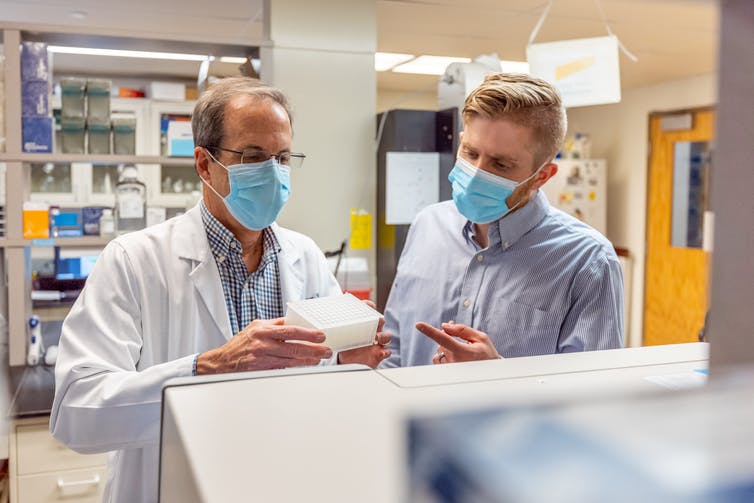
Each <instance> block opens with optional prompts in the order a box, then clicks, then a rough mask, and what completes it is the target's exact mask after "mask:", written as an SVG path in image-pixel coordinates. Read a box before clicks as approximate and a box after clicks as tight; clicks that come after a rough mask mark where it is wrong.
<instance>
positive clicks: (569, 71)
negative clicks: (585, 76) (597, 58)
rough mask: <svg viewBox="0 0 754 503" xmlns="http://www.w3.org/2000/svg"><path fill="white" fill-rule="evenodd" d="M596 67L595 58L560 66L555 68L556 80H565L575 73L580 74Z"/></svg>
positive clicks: (590, 57) (578, 60) (591, 57)
mask: <svg viewBox="0 0 754 503" xmlns="http://www.w3.org/2000/svg"><path fill="white" fill-rule="evenodd" d="M592 65H594V56H589V57H587V58H581V59H577V60H576V61H571V62H570V63H566V64H564V65H558V66H556V67H555V80H563V79H564V78H566V77H570V76H571V75H573V74H574V73H578V72H580V71H582V70H585V69H587V68H589V67H590V66H592Z"/></svg>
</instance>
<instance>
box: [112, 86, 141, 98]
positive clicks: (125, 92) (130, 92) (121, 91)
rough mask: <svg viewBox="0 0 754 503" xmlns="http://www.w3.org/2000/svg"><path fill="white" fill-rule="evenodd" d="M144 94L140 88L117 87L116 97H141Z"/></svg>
mask: <svg viewBox="0 0 754 503" xmlns="http://www.w3.org/2000/svg"><path fill="white" fill-rule="evenodd" d="M144 96H146V95H145V94H144V91H142V90H140V89H132V88H130V87H119V88H118V97H119V98H143V97H144Z"/></svg>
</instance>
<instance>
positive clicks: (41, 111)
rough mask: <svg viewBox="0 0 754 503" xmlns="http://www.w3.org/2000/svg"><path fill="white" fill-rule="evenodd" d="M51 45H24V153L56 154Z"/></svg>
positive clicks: (22, 122)
mask: <svg viewBox="0 0 754 503" xmlns="http://www.w3.org/2000/svg"><path fill="white" fill-rule="evenodd" d="M52 126H53V122H52V117H51V115H50V65H49V60H48V57H47V44H44V43H42V42H23V43H22V44H21V135H22V138H23V150H24V152H52V131H53V127H52Z"/></svg>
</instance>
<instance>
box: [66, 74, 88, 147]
mask: <svg viewBox="0 0 754 503" xmlns="http://www.w3.org/2000/svg"><path fill="white" fill-rule="evenodd" d="M60 94H61V97H60V98H61V109H60V150H61V151H62V152H63V153H65V154H83V153H84V150H85V143H86V142H85V136H84V131H85V129H86V80H85V79H79V78H75V77H69V78H64V79H62V80H61V81H60Z"/></svg>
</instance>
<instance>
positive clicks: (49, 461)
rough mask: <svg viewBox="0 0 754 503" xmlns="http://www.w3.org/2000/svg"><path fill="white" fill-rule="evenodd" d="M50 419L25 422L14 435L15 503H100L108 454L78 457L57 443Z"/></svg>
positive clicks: (17, 423) (12, 491)
mask: <svg viewBox="0 0 754 503" xmlns="http://www.w3.org/2000/svg"><path fill="white" fill-rule="evenodd" d="M48 423H49V418H48V417H40V418H33V419H21V420H17V421H15V422H14V423H13V425H12V427H11V432H10V452H9V454H10V498H11V499H10V501H11V503H47V502H54V501H61V502H66V503H90V502H92V503H94V502H97V503H99V502H100V501H102V492H103V490H104V487H105V483H106V482H107V469H106V466H105V465H106V463H107V455H106V454H89V455H84V454H78V453H76V452H74V451H72V450H70V449H68V448H66V447H65V446H63V445H62V444H61V443H60V442H58V441H57V440H55V439H54V438H53V437H52V435H50V432H49V431H48Z"/></svg>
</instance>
